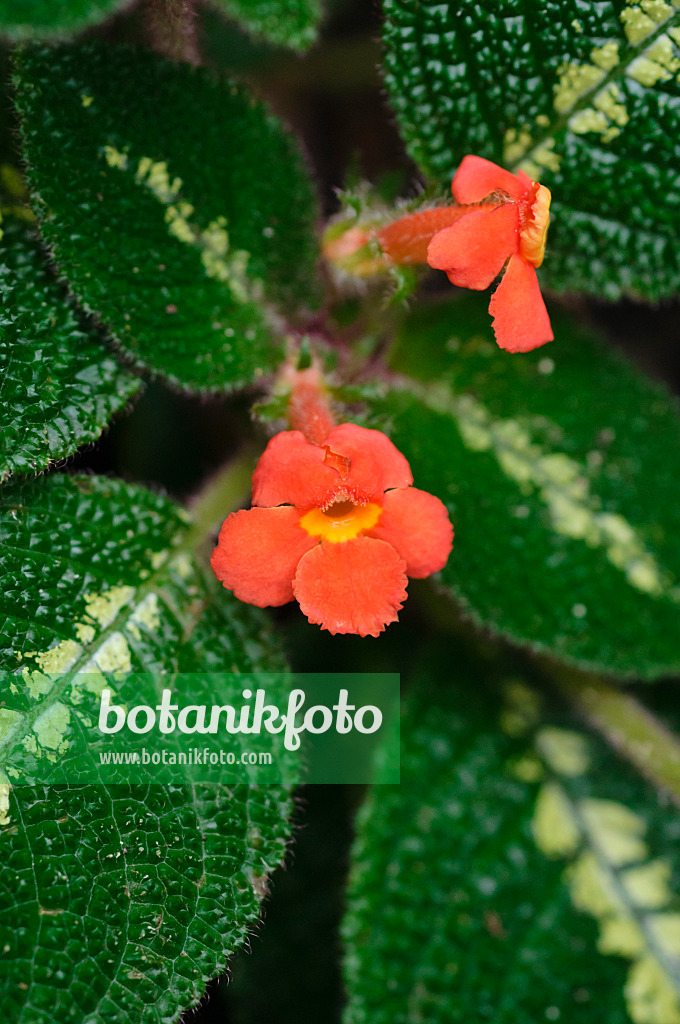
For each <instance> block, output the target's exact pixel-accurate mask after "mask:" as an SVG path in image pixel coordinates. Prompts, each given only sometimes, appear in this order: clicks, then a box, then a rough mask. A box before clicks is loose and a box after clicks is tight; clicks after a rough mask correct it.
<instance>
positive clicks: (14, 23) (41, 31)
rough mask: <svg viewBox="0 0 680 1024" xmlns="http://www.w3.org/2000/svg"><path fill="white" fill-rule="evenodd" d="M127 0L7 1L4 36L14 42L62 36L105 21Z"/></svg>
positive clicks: (0, 30) (1, 21) (0, 11)
mask: <svg viewBox="0 0 680 1024" xmlns="http://www.w3.org/2000/svg"><path fill="white" fill-rule="evenodd" d="M126 2H127V0H3V2H2V4H1V5H0V35H4V36H9V37H10V39H33V38H35V37H37V36H39V37H45V36H62V35H66V34H67V33H69V32H77V31H80V30H82V29H84V28H87V27H88V26H89V25H94V24H96V23H97V22H98V21H102V20H103V19H104V18H106V17H107V16H108V15H110V14H113V12H114V11H116V10H119V9H120V8H121V7H124V6H125V4H126Z"/></svg>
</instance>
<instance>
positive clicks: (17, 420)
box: [0, 227, 140, 480]
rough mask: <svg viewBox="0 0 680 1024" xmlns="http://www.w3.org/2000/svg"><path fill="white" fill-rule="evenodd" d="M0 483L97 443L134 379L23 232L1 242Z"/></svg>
mask: <svg viewBox="0 0 680 1024" xmlns="http://www.w3.org/2000/svg"><path fill="white" fill-rule="evenodd" d="M0 296H1V297H2V309H3V312H2V323H0V375H1V376H2V391H1V392H0V395H1V397H2V406H1V407H0V416H1V418H2V423H1V424H0V480H2V479H4V478H5V477H7V476H9V475H10V474H11V473H35V472H38V471H39V470H42V469H46V468H47V466H49V464H50V463H51V462H53V461H54V460H55V459H63V458H66V457H67V456H69V455H72V454H73V452H75V451H76V450H77V449H78V448H79V447H80V445H82V444H86V443H87V442H89V441H96V440H97V438H98V437H99V435H100V434H101V432H102V430H103V429H104V427H105V426H106V425H107V423H108V422H109V420H110V419H111V417H112V415H113V414H114V413H116V412H117V411H118V410H119V409H121V408H122V407H123V406H124V405H125V404H126V403H127V402H128V401H129V400H130V399H131V398H132V396H133V395H134V394H135V393H136V392H137V390H138V389H139V385H140V382H139V380H138V379H137V378H136V377H134V376H132V374H130V373H128V372H127V371H126V370H124V369H123V368H122V367H121V366H120V365H119V364H118V362H117V361H116V359H115V358H114V357H113V355H112V354H111V353H110V352H107V351H106V349H105V348H104V346H103V344H102V339H101V338H100V337H99V336H98V334H97V333H96V332H95V331H94V330H92V329H91V328H89V329H86V328H85V327H84V326H83V323H82V318H79V317H78V316H77V315H76V312H75V310H74V308H73V306H72V305H71V304H70V303H69V302H68V301H67V300H66V297H65V295H64V289H63V288H60V287H59V286H58V285H57V283H56V281H55V279H54V276H53V274H51V273H50V271H49V270H48V268H47V266H46V264H45V256H44V254H43V252H42V251H41V248H40V245H39V244H38V242H37V241H36V240H35V239H34V238H32V237H31V236H30V235H29V233H28V232H27V231H26V230H25V229H24V228H14V227H9V228H6V229H5V232H4V235H3V238H2V243H0Z"/></svg>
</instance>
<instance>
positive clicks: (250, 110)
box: [15, 44, 316, 391]
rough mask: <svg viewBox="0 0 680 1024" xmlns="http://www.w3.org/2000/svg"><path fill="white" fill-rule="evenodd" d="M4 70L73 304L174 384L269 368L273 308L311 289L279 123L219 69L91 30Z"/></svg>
mask: <svg viewBox="0 0 680 1024" xmlns="http://www.w3.org/2000/svg"><path fill="white" fill-rule="evenodd" d="M15 79H16V90H17V92H16V104H17V109H18V111H19V113H20V116H21V127H22V135H23V141H24V149H25V157H26V160H27V162H28V178H29V183H30V185H31V187H32V190H33V196H34V201H35V207H36V212H37V214H38V217H39V220H40V223H41V232H42V235H43V237H44V239H45V241H46V242H47V243H48V245H49V246H50V248H51V250H52V252H53V255H54V258H55V261H56V263H57V265H58V267H59V270H60V271H61V273H62V274H63V276H64V277H65V278H66V280H67V281H68V284H69V286H70V287H71V289H72V290H73V291H74V292H75V294H76V296H77V297H78V299H79V300H80V302H81V303H82V304H83V306H84V307H85V309H86V310H87V311H88V312H90V313H93V314H94V315H96V316H97V317H98V318H99V319H100V320H101V321H102V322H103V323H104V324H105V326H106V327H107V328H108V329H109V330H110V332H111V334H112V336H113V337H114V339H115V340H116V341H117V343H118V344H119V345H120V347H121V349H122V350H123V352H124V353H125V354H126V355H128V356H129V357H130V358H131V359H132V360H133V361H134V363H135V364H136V365H138V366H141V367H144V368H147V369H149V370H151V371H152V372H153V373H157V374H159V375H161V376H163V377H165V378H166V379H168V380H170V381H172V382H173V383H175V384H178V385H180V386H183V387H187V388H192V389H194V390H199V391H228V390H230V389H233V388H237V387H243V386H245V385H247V384H250V383H252V381H253V380H256V379H257V378H258V377H260V376H261V375H262V374H265V373H269V372H271V371H272V370H273V369H274V368H275V367H276V366H277V364H278V362H279V361H280V359H281V352H282V341H281V340H280V329H281V322H280V319H278V318H277V317H278V313H277V311H278V312H280V311H285V310H290V309H298V307H299V306H300V305H301V306H302V307H303V308H304V306H305V305H306V304H307V303H308V302H309V301H310V300H312V299H313V298H314V294H315V285H314V282H313V266H314V261H315V258H316V243H315V239H314V232H313V227H314V221H315V218H316V204H315V199H314V196H313V191H312V187H311V183H310V181H309V178H308V176H307V173H306V170H305V168H304V166H303V163H302V160H301V158H300V155H299V153H298V151H297V149H296V147H295V144H294V142H293V140H292V139H291V138H290V137H289V136H288V135H287V134H286V133H285V132H284V131H283V130H282V128H281V125H280V123H279V122H278V121H277V120H276V119H274V118H273V117H272V116H271V115H269V114H267V112H266V111H265V109H264V108H263V107H262V106H261V105H260V104H259V103H255V102H254V101H252V100H251V99H250V98H249V96H248V94H247V93H246V92H245V91H244V90H243V89H241V88H239V87H236V86H234V85H233V84H232V83H230V82H227V81H224V80H223V79H218V78H216V77H214V76H211V75H209V74H207V73H205V72H203V71H199V70H196V69H194V68H190V67H188V66H185V65H179V64H171V63H169V62H166V61H163V60H161V59H159V58H157V57H155V56H152V55H150V54H146V53H137V52H134V51H131V50H127V49H124V48H116V47H110V46H109V47H104V46H102V45H100V44H87V45H83V46H76V47H71V48H62V49H59V50H57V51H55V50H41V49H35V48H31V49H26V50H24V51H23V52H22V53H21V54H20V55H19V56H18V57H17V58H16V76H15ZM46 124H49V125H50V130H49V131H46V130H45V125H46ZM298 312H299V310H298Z"/></svg>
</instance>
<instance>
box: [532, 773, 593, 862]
mask: <svg viewBox="0 0 680 1024" xmlns="http://www.w3.org/2000/svg"><path fill="white" fill-rule="evenodd" d="M531 828H532V832H533V835H534V840H535V842H536V845H537V846H538V848H539V850H542V851H543V853H545V854H546V856H547V857H569V856H572V855H573V854H574V853H576V850H577V849H578V848H579V846H580V844H581V838H582V837H581V832H580V830H579V827H578V825H577V823H576V822H575V821H574V818H573V816H572V815H571V813H570V810H569V804H568V802H567V799H566V797H565V795H564V793H563V791H562V788H561V787H560V786H558V785H557V784H556V783H555V782H546V783H545V784H544V785H543V786H541V788H540V790H539V793H538V797H537V798H536V807H535V810H534V817H533V820H532V823H531Z"/></svg>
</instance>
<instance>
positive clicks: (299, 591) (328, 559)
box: [293, 537, 407, 636]
mask: <svg viewBox="0 0 680 1024" xmlns="http://www.w3.org/2000/svg"><path fill="white" fill-rule="evenodd" d="M405 569H406V566H405V565H404V562H403V560H402V559H401V558H400V557H399V555H398V554H397V552H396V551H395V550H394V548H393V547H392V546H391V545H390V544H386V543H385V542H384V541H382V540H374V539H373V538H371V537H357V538H355V540H348V541H346V542H345V543H344V544H328V543H327V542H326V541H322V542H321V544H319V545H318V546H317V547H315V548H314V549H313V550H312V551H309V552H308V553H307V554H306V555H305V556H304V558H301V559H300V564H299V565H298V568H297V573H296V575H295V582H294V584H293V590H294V592H295V596H296V598H297V599H298V601H299V602H300V608H301V609H302V611H303V612H304V614H305V615H306V616H307V618H308V619H309V621H310V622H312V623H316V624H318V625H320V626H321V628H322V629H327V630H328V631H329V632H330V633H333V634H335V633H358V634H359V636H378V635H379V634H380V633H382V631H383V630H384V628H385V626H387V625H388V624H389V623H390V622H396V621H397V612H398V611H399V609H400V608H401V607H402V604H403V602H404V601H405V600H406V584H407V579H406V574H405Z"/></svg>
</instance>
